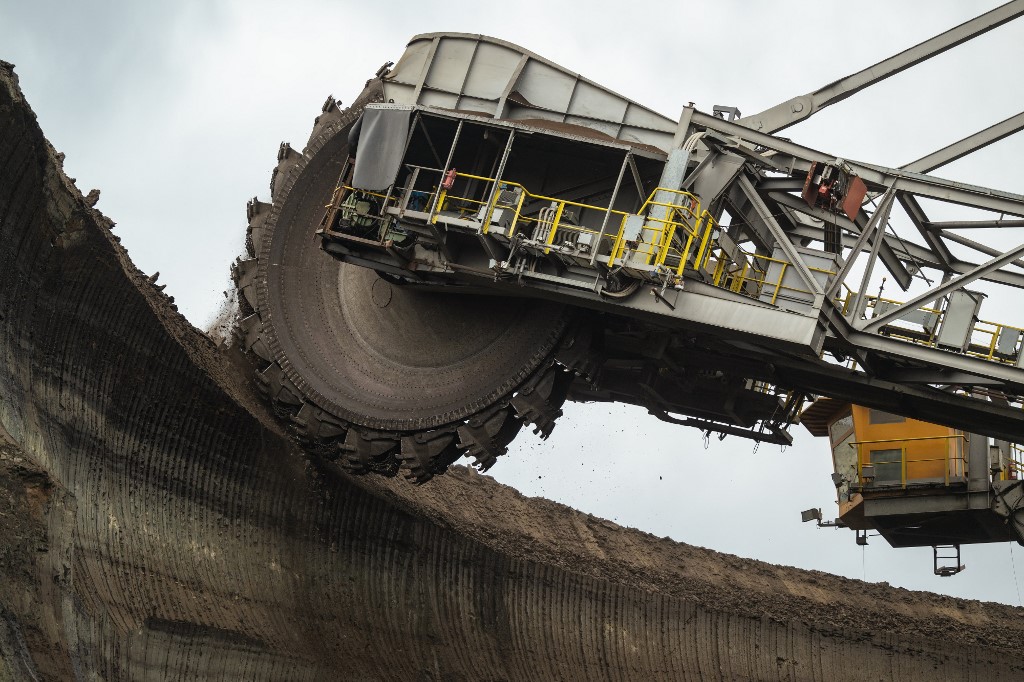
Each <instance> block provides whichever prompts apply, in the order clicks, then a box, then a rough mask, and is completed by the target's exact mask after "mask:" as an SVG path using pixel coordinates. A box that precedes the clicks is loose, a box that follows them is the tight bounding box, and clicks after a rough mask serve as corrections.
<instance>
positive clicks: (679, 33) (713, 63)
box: [0, 0, 1024, 604]
mask: <svg viewBox="0 0 1024 682" xmlns="http://www.w3.org/2000/svg"><path fill="white" fill-rule="evenodd" d="M998 4H999V3H997V2H965V1H963V0H958V1H955V2H954V1H947V2H936V1H934V0H932V1H925V0H921V1H915V2H902V3H899V4H898V5H897V6H895V7H894V6H893V5H895V3H880V2H879V3H862V4H861V5H851V4H849V3H819V2H779V1H775V2H740V1H738V0H733V1H726V0H717V1H713V2H712V1H706V2H688V3H672V4H670V3H663V2H650V1H647V0H641V1H634V2H630V3H628V4H624V3H611V2H590V3H586V4H585V5H579V4H578V3H569V2H562V1H561V0H547V1H545V2H537V1H534V0H526V1H520V2H516V3H511V4H507V5H497V4H493V5H492V4H489V3H483V2H479V1H477V2H452V1H449V2H434V1H433V0H421V1H418V2H391V3H387V4H383V3H367V2H359V3H356V2H316V1H312V0H305V1H293V2H289V3H281V2H251V1H250V2H243V1H236V2H213V1H211V2H198V1H196V2H187V1H180V0H179V1H178V2H162V3H157V2H138V1H123V2H98V3H70V2H66V1H65V2H54V1H52V0H49V1H48V0H35V1H33V2H25V1H24V0H0V59H5V60H7V61H11V62H14V63H15V64H16V65H17V73H18V74H19V76H20V78H21V84H22V88H23V90H24V92H25V94H26V96H27V97H28V100H29V102H30V104H31V105H32V107H33V108H34V109H35V111H36V113H37V115H38V116H39V121H40V124H41V125H42V128H43V130H44V131H45V133H46V134H47V136H48V137H49V139H50V140H51V142H52V143H53V144H54V146H55V147H56V148H57V149H58V150H60V151H63V152H65V153H66V155H67V160H66V164H65V167H66V169H67V171H68V173H69V174H70V175H71V176H73V177H76V178H77V179H78V186H79V188H80V189H82V191H83V192H87V191H88V190H90V189H92V188H99V189H101V190H102V197H101V199H100V202H99V204H98V208H100V209H101V210H102V211H103V212H104V213H106V214H107V215H108V216H110V217H111V218H112V219H113V220H115V221H116V222H117V223H118V226H117V228H116V231H117V233H118V234H120V235H121V237H122V239H123V243H124V244H125V245H126V246H127V247H128V249H129V251H130V253H131V255H132V258H133V259H134V261H135V262H136V264H138V265H139V266H140V267H141V268H142V269H143V270H144V271H146V272H153V271H157V270H159V271H160V273H161V281H163V282H165V283H167V284H168V293H171V294H173V295H174V296H175V298H176V299H177V302H178V304H179V307H180V309H181V310H182V312H183V313H184V314H185V315H186V316H187V317H188V318H189V319H190V320H191V321H192V322H193V323H195V324H196V325H198V326H202V325H204V324H205V323H206V322H207V321H208V320H209V319H210V318H211V317H212V315H213V314H214V313H215V311H216V310H217V307H218V305H219V303H220V301H221V300H223V294H222V292H223V291H224V290H226V289H227V288H228V286H229V281H228V266H229V264H230V262H231V261H232V260H233V259H234V257H235V256H237V255H238V254H239V253H241V251H242V243H243V238H244V232H245V203H246V200H247V199H248V198H250V197H252V196H254V195H258V196H259V197H260V198H262V199H264V200H267V195H268V193H269V192H268V183H269V180H270V171H271V169H272V167H273V165H274V163H275V161H276V156H275V155H276V152H277V147H278V143H279V142H281V141H282V140H287V141H289V142H291V143H292V145H293V146H294V147H296V148H297V149H301V148H302V146H303V145H304V144H305V142H306V139H307V137H308V134H309V131H310V129H311V126H312V123H313V119H314V117H315V116H316V115H317V114H318V113H319V112H320V106H321V104H322V103H323V101H324V99H325V98H326V97H327V95H330V94H333V95H334V96H335V97H336V98H337V99H339V100H340V101H342V102H343V103H347V102H348V101H350V100H351V99H352V98H353V97H355V95H357V94H358V93H359V91H360V90H361V88H362V85H363V83H364V82H365V81H366V79H367V78H369V77H371V76H372V75H373V73H374V72H375V71H376V70H377V68H378V67H379V66H380V65H381V64H383V63H384V62H385V61H388V60H391V61H397V60H398V58H399V56H400V55H401V53H402V51H403V49H404V46H405V44H406V42H407V41H408V39H409V38H411V37H412V36H413V35H415V34H417V33H425V32H430V31H461V32H470V33H484V34H488V35H493V36H496V37H499V38H503V39H505V40H508V41H511V42H513V43H517V44H520V45H522V46H524V47H526V48H527V49H530V50H532V51H534V52H537V53H539V54H540V55H542V56H544V57H547V58H548V59H551V60H553V61H555V62H557V63H560V64H562V65H564V66H566V67H567V68H569V69H572V70H575V71H578V72H580V73H582V74H583V75H584V76H586V77H588V78H591V79H593V80H595V81H597V82H599V83H602V84H604V85H606V86H608V87H609V88H611V89H612V90H615V91H618V92H620V93H622V94H623V95H626V96H627V97H630V98H632V99H635V100H637V101H639V102H641V103H643V104H645V105H647V106H650V107H652V108H654V109H656V110H658V111H661V112H662V113H664V114H666V115H667V116H669V117H672V118H675V117H677V116H678V113H679V110H680V108H681V107H682V106H684V105H685V104H686V103H687V102H689V101H693V102H695V103H696V105H697V106H698V108H701V109H703V110H705V111H710V109H711V107H712V106H713V105H715V104H725V105H733V106H737V107H739V108H740V110H741V111H742V112H744V113H746V114H753V113H756V112H757V111H760V110H762V109H765V108H767V107H768V106H771V105H773V104H775V103H777V102H779V101H782V100H784V99H787V98H789V97H791V96H794V95H798V94H803V93H805V92H808V91H811V90H813V89H815V88H817V87H819V86H821V85H824V84H826V83H828V82H830V81H832V80H834V79H836V78H839V77H841V76H844V75H846V74H848V73H850V72H853V71H856V70H858V69H860V68H862V67H865V66H867V65H869V64H872V63H874V62H876V61H878V60H880V59H882V58H884V57H886V56H889V55H890V54H893V53H896V52H898V51H901V50H903V49H905V48H907V47H909V46H911V45H913V44H915V43H917V42H919V41H921V40H923V39H926V38H928V37H930V36H931V35H933V34H935V33H938V32H940V31H943V30H945V29H947V28H950V27H952V26H954V25H956V24H959V23H961V22H963V21H966V20H967V19H969V18H971V17H973V16H974V15H976V14H980V13H982V12H984V11H987V10H989V9H991V8H992V7H995V6H997V5H998ZM579 7H585V8H586V9H585V10H581V9H579ZM1021 64H1024V19H1021V20H1018V21H1017V22H1015V23H1012V24H1010V25H1007V26H1004V27H1002V28H1000V29H997V30H996V31H994V32H992V33H990V34H988V35H986V36H982V37H981V38H978V39H976V40H975V41H972V42H971V43H968V44H966V45H962V46H960V47H958V48H955V49H954V50H952V51H950V52H948V53H946V54H945V55H942V56H941V57H938V58H936V59H934V60H932V61H930V62H928V63H926V64H924V65H921V66H918V67H915V68H914V69H912V70H910V71H909V72H906V73H904V74H902V75H900V76H897V77H895V78H893V79H891V80H890V81H887V82H884V83H882V84H879V85H876V86H874V87H873V88H871V89H870V90H869V91H866V92H864V93H862V94H860V95H858V96H857V97H855V98H853V99H851V100H848V101H846V102H843V103H840V104H838V105H836V106H834V107H832V108H831V109H829V110H826V111H825V112H823V113H821V114H819V115H818V116H816V117H815V118H813V119H811V120H810V121H808V122H806V123H804V124H801V125H799V126H797V127H794V128H791V129H790V130H788V131H786V132H785V133H784V134H785V135H787V136H789V137H792V138H793V139H794V140H796V141H797V142H800V143H801V144H805V145H808V146H811V147H816V148H819V149H822V150H824V151H828V152H830V153H834V154H836V155H839V156H844V157H848V158H856V159H858V160H862V161H869V162H875V163H879V164H883V165H890V166H898V165H902V164H903V163H907V162H909V161H912V160H914V159H916V158H919V157H921V156H923V155H925V154H927V153H928V152H930V151H933V150H934V149H936V148H939V147H942V146H944V145H946V144H948V143H949V142H952V141H955V140H957V139H959V138H961V137H964V136H965V135H968V134H970V133H972V132H975V131H976V130H979V129H981V128H984V127H986V126H988V125H991V124H992V123H995V122H997V121H1000V120H1002V119H1004V118H1006V117H1008V116H1011V115H1013V114H1016V113H1018V112H1019V111H1022V110H1024V86H1022V85H1021V79H1020V76H1019V74H1017V71H1018V70H1019V67H1020V65H1021ZM1021 137H1024V136H1016V137H1014V138H1010V139H1008V140H1005V141H1003V142H1001V143H999V144H998V145H996V146H994V147H992V148H989V149H987V150H984V151H982V152H980V153H978V154H975V155H973V156H972V157H970V158H968V159H964V160H961V161H959V162H957V163H955V164H952V165H950V166H948V167H946V168H943V169H942V170H941V171H938V172H936V175H940V176H943V177H951V178H954V179H958V180H963V181H965V182H970V183H975V184H982V185H987V186H993V187H996V188H999V189H1003V190H1008V191H1013V192H1024V171H1022V170H1021V169H1020V168H1021V164H1020V159H1021V158H1024V140H1022V139H1020V138H1021ZM938 217H942V216H938ZM896 227H897V229H899V225H896ZM908 236H909V235H908ZM974 236H975V237H979V236H982V235H979V234H978V233H977V232H976V233H975V235H974ZM1000 239H1009V240H1011V241H1012V239H1013V237H1012V236H992V237H991V240H992V241H998V240H1000ZM1020 241H1022V238H1021V236H1020V235H1017V236H1016V241H1013V244H1016V243H1019V242H1020ZM1007 245H1009V243H1007ZM986 306H987V307H986V309H985V310H984V311H983V312H984V313H986V314H985V315H983V316H984V317H986V318H987V319H997V320H999V321H1004V322H1008V323H1011V324H1016V325H1017V326H1024V324H1022V323H1024V306H1020V305H1019V300H1018V299H1005V298H1004V299H1000V300H994V301H993V302H992V304H991V305H989V302H986ZM997 313H998V314H997ZM794 433H795V435H796V442H795V444H794V446H792V447H790V448H788V449H786V450H785V451H784V452H780V449H779V448H778V447H775V446H768V445H764V446H762V447H761V448H760V449H758V450H757V452H756V453H755V452H754V451H753V447H752V444H751V443H749V442H747V441H744V440H741V439H736V438H726V439H725V440H724V441H722V442H719V441H718V440H717V439H715V438H712V440H711V442H710V443H709V444H708V447H707V448H706V447H705V443H704V442H703V438H702V435H701V434H700V433H699V432H698V431H695V430H689V429H685V428H682V427H676V426H670V425H668V424H664V423H661V422H659V421H657V420H656V419H655V418H654V417H650V416H648V415H646V413H645V412H644V411H643V410H640V409H636V408H630V407H625V406H604V405H583V406H579V405H570V406H567V409H566V416H565V417H564V418H563V419H562V420H561V421H560V422H559V425H558V426H557V428H556V429H555V432H554V434H553V436H552V437H551V438H550V439H549V440H548V441H546V442H544V443H539V442H538V441H536V440H535V439H534V438H533V437H532V435H530V434H529V433H525V432H524V433H523V434H521V435H520V437H519V439H518V440H517V442H516V444H515V445H514V447H513V450H512V454H511V455H510V456H509V457H507V458H504V460H502V461H500V462H499V464H498V465H497V466H496V467H495V468H494V469H492V471H491V473H492V474H493V475H494V476H495V477H496V478H498V479H499V480H501V481H504V482H506V483H509V484H511V485H514V486H516V487H518V488H519V489H520V490H522V491H523V492H524V493H527V494H530V495H543V496H545V497H549V498H552V499H556V500H559V501H562V502H564V503H566V504H569V505H572V506H573V507H576V508H578V509H581V510H584V511H587V512H591V513H594V514H598V515H601V516H604V517H607V518H611V519H613V520H616V521H617V522H618V523H620V524H623V525H628V526H635V527H637V528H641V529H643V530H646V531H649V532H651V533H654V534H656V535H668V536H670V537H672V538H674V539H676V540H679V541H682V542H687V543H691V544H697V545H703V546H707V547H711V548H714V549H718V550H722V551H727V552H731V553H735V554H740V555H743V556H748V557H753V558H757V559H762V560H765V561H770V562H774V563H785V564H790V565H797V566H802V567H805V568H813V569H819V570H826V571H830V572H833V573H838V574H841V575H847V576H850V577H854V578H866V579H867V580H870V581H887V582H889V583H891V584H894V585H901V586H905V587H908V588H913V589H929V590H935V591H940V592H945V593H948V594H953V595H958V596H965V597H971V598H977V599H985V600H995V601H1002V602H1006V603H1010V604H1019V603H1020V589H1019V583H1020V582H1021V581H1024V548H1020V547H1016V546H1011V545H1010V544H995V545H985V546H981V545H979V546H969V547H965V548H964V560H965V562H966V564H967V566H968V570H967V571H966V572H965V573H963V574H961V575H959V576H956V577H954V578H948V579H940V578H936V577H934V576H932V575H931V568H932V567H931V550H930V549H929V548H925V549H919V550H894V549H891V548H890V547H888V545H887V544H886V543H885V542H884V541H882V540H881V538H873V539H872V541H871V544H870V546H869V547H867V548H866V550H865V549H863V548H861V547H857V546H856V545H855V544H854V536H853V533H852V531H845V530H843V531H836V530H829V529H825V530H817V529H815V528H814V527H813V526H812V525H801V524H800V522H799V512H800V511H801V510H803V509H806V508H809V507H822V508H823V509H824V511H825V514H826V516H828V515H834V514H835V506H834V490H833V488H832V485H831V481H830V479H829V474H830V472H831V460H830V456H829V452H828V447H827V445H826V444H825V442H824V441H823V440H817V439H814V438H811V437H810V436H809V435H808V434H806V432H804V431H803V430H802V427H797V428H795V429H794ZM1014 560H1015V561H1016V567H1015V563H1014ZM1018 571H1019V572H1020V573H1021V576H1020V580H1018V579H1017V572H1018ZM851 589H856V588H855V587H854V586H851Z"/></svg>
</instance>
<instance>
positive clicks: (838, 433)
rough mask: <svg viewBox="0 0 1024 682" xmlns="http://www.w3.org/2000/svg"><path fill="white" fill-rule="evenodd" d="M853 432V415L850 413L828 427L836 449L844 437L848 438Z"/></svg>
mask: <svg viewBox="0 0 1024 682" xmlns="http://www.w3.org/2000/svg"><path fill="white" fill-rule="evenodd" d="M852 430H853V414H852V413H851V412H849V411H847V412H846V414H844V415H843V416H842V417H840V418H839V419H836V420H835V421H834V422H832V425H831V426H829V427H828V431H829V436H830V440H831V441H832V446H833V447H835V445H836V444H838V443H839V442H840V441H842V440H843V437H844V436H846V435H847V434H848V433H849V432H850V431H852Z"/></svg>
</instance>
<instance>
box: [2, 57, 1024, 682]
mask: <svg viewBox="0 0 1024 682" xmlns="http://www.w3.org/2000/svg"><path fill="white" fill-rule="evenodd" d="M0 425H2V427H3V433H2V434H0V435H2V436H3V438H2V443H3V445H2V446H0V455H2V457H0V680H4V679H15V680H21V679H27V680H35V679H53V680H64V679H74V678H87V679H92V678H100V679H182V680H185V679H240V680H254V679H267V680H280V679H295V680H318V679H324V678H333V679H339V678H340V679H374V680H377V679H379V680H385V679H386V680H392V679H406V680H430V679H436V680H440V679H444V680H480V679H514V680H526V679H531V680H532V679H558V680H592V679H672V680H677V679H690V680H705V679H764V680H843V679H851V680H864V679H902V680H918V679H920V680H925V679H927V680H959V679H968V678H970V679H983V680H995V679H1005V680H1011V679H1021V678H1022V677H1024V664H1022V663H1021V660H1022V658H1021V654H1022V652H1024V645H1022V644H1021V643H1022V642H1024V610H1021V609H1014V608H1010V607H1006V606H1000V605H996V604H981V603H978V602H970V601H963V600H957V599H951V598H948V597H941V596H936V595H932V594H926V593H919V592H909V591H906V590H900V589H893V588H888V587H885V586H881V585H872V584H864V583H860V582H857V581H852V580H846V579H842V578H837V577H834V576H830V575H826V574H821V573H814V572H808V571H801V570H797V569H792V568H785V567H779V566H771V565H767V564H762V563H759V562H754V561H748V560H744V559H739V558H737V557H733V556H728V555H723V554H719V553H716V552H712V551H709V550H704V549H700V548H695V547H689V546H686V545H681V544H678V543H673V542H670V541H667V540H662V539H659V538H655V537H652V536H650V535H647V534H644V533H640V532H637V531H633V530H628V529H623V528H619V527H617V526H615V525H614V524H611V523H609V522H607V521H603V520H601V519H596V518H593V517H589V516H586V515H583V514H580V513H578V512H575V511H573V510H571V509H568V508H566V507H563V506H561V505H557V504H553V503H549V502H546V501H543V500H536V499H527V498H524V497H522V496H521V495H519V494H518V493H516V492H515V491H513V490H511V489H509V488H506V487H504V486H501V485H498V484H496V483H494V482H493V481H492V480H490V479H488V478H486V477H483V476H479V475H475V474H472V473H469V472H466V471H465V470H457V471H455V472H453V473H452V474H451V475H448V476H444V477H441V478H439V479H438V480H435V481H434V482H432V483H431V484H429V485H427V486H424V487H422V488H414V487H412V486H410V485H408V484H406V483H404V482H402V481H397V480H388V479H381V478H365V479H358V480H353V479H350V478H348V477H346V476H344V475H342V474H341V473H339V472H337V471H336V470H334V469H333V468H332V467H331V466H329V465H324V464H321V463H318V462H316V461H315V460H311V459H309V458H308V457H307V456H306V455H304V454H303V453H301V452H300V451H298V450H297V448H296V447H295V446H294V444H293V443H292V442H291V440H290V439H289V438H288V437H287V436H286V435H284V434H283V433H282V430H281V428H282V427H280V426H279V425H278V424H277V423H276V422H275V421H274V419H273V418H272V417H271V416H270V415H269V414H267V412H266V411H265V410H264V409H263V408H262V406H261V405H260V404H259V403H258V402H256V401H254V400H253V396H252V388H251V386H250V385H249V383H248V381H247V379H246V376H245V372H244V371H243V370H240V369H239V367H238V366H237V365H234V364H232V363H231V362H228V361H226V360H225V358H223V357H221V356H219V355H218V353H217V350H216V348H215V347H214V345H213V344H212V343H211V342H210V341H209V340H208V339H207V338H206V337H205V336H204V335H203V334H201V333H200V332H198V331H197V330H195V329H193V328H192V327H191V326H190V325H189V324H188V323H187V322H186V321H185V320H184V319H183V318H182V317H180V316H179V315H178V314H177V313H176V311H175V310H174V309H173V306H172V305H171V303H170V302H169V301H168V300H167V298H166V297H164V295H163V294H162V293H161V292H160V291H158V290H157V289H156V287H155V286H154V285H153V284H152V283H151V282H149V281H148V279H147V277H146V276H145V275H144V274H143V273H141V272H139V271H138V270H137V269H136V268H135V267H134V266H133V265H132V263H131V261H130V260H129V258H128V256H127V254H126V253H125V252H124V250H123V249H122V248H121V246H120V244H119V243H118V241H117V238H116V236H114V234H113V233H112V232H111V230H110V222H109V221H108V220H107V219H106V218H104V217H103V216H102V215H101V214H100V213H98V212H97V211H95V210H94V209H92V208H91V207H90V206H89V205H88V203H87V202H86V201H85V199H83V197H82V195H81V193H80V192H79V191H78V190H77V188H75V186H74V184H73V183H72V182H71V181H70V180H69V179H68V178H67V177H66V176H65V175H64V174H63V172H62V170H61V168H60V158H59V156H58V155H57V154H56V153H55V152H54V150H53V149H52V148H50V147H49V145H48V144H47V143H46V141H45V139H44V138H43V135H42V132H41V131H40V130H39V127H38V125H37V124H36V121H35V118H34V116H33V115H32V112H31V109H30V108H29V107H28V105H27V104H26V103H25V102H24V100H23V98H22V96H21V93H20V91H19V90H18V87H17V81H16V79H15V77H14V75H13V71H12V69H11V68H9V66H7V65H0Z"/></svg>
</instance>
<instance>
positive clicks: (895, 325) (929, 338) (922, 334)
mask: <svg viewBox="0 0 1024 682" xmlns="http://www.w3.org/2000/svg"><path fill="white" fill-rule="evenodd" d="M855 295H856V294H855V293H854V292H853V291H849V290H847V293H846V296H845V297H844V299H842V309H843V313H844V314H846V312H847V311H848V309H849V306H850V304H851V301H852V300H853V298H854V297H855ZM880 303H884V304H888V305H890V306H892V307H896V306H899V305H902V302H901V301H897V300H895V299H891V298H881V297H879V296H868V297H867V299H866V307H865V312H866V311H867V310H869V309H870V310H874V309H875V308H876V307H878V306H879V304H880ZM914 312H920V313H925V314H927V315H931V316H933V319H932V322H931V324H930V325H929V326H928V327H922V328H921V329H920V330H918V329H914V328H911V327H908V326H905V325H909V324H913V323H911V322H909V321H907V320H893V321H892V322H890V323H889V324H887V325H886V326H885V334H886V335H887V336H889V337H891V338H896V339H901V340H903V341H909V342H911V343H915V344H917V345H921V346H928V347H931V348H934V347H936V346H937V345H938V341H937V336H938V331H939V329H940V328H941V327H942V322H943V319H944V318H945V315H946V311H945V310H942V309H940V308H933V307H930V306H921V307H919V308H916V309H915V311H914ZM909 314H910V313H908V315H909ZM900 323H902V324H900ZM917 326H920V325H917ZM1007 332H1008V333H1013V334H1016V335H1017V337H1018V338H1020V336H1021V335H1022V334H1024V328H1021V327H1015V326H1013V325H1008V324H1002V323H1000V322H991V321H989V320H980V319H979V320H976V321H975V322H974V325H973V327H972V329H971V334H970V343H969V345H968V347H967V350H966V351H964V354H965V355H970V356H973V357H977V358H981V359H983V360H990V361H993V362H1001V363H1004V364H1014V363H1015V362H1016V361H1017V357H1016V355H1015V354H1010V355H1003V354H1000V353H999V352H998V350H997V348H998V343H999V338H1000V336H1001V335H1002V334H1004V333H1007Z"/></svg>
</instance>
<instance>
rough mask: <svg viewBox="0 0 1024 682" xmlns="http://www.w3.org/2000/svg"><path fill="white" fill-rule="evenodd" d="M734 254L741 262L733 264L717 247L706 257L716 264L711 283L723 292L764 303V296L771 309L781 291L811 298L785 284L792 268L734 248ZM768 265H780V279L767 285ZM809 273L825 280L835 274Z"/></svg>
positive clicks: (811, 268) (832, 271)
mask: <svg viewBox="0 0 1024 682" xmlns="http://www.w3.org/2000/svg"><path fill="white" fill-rule="evenodd" d="M737 252H738V253H739V254H741V255H742V256H743V258H742V260H741V261H740V262H736V260H734V257H733V256H730V255H728V254H726V253H725V251H724V250H723V249H722V247H721V246H720V245H715V246H713V248H712V249H709V256H710V257H712V258H713V259H714V261H715V268H714V270H713V271H712V272H711V283H712V284H714V285H715V286H716V287H720V288H722V289H729V290H730V291H734V292H736V293H740V294H745V295H747V296H750V297H751V298H757V299H761V300H764V298H765V297H766V296H767V297H768V300H769V302H770V303H772V304H773V305H774V304H775V302H776V301H777V300H778V298H779V295H780V294H782V293H783V292H784V291H789V292H793V293H799V294H806V295H809V296H811V295H813V294H814V292H813V291H811V290H810V289H802V288H800V287H794V286H791V285H787V284H784V283H783V282H785V280H786V273H787V271H788V270H789V268H790V267H792V266H793V264H792V263H791V262H789V261H787V260H783V259H780V258H772V257H771V256H765V255H760V254H754V253H750V252H749V251H746V250H745V249H741V248H738V247H737ZM771 263H778V264H779V266H780V267H779V276H778V278H776V279H773V280H771V281H769V279H768V271H769V269H770V268H771ZM808 270H810V271H811V272H819V273H823V274H825V275H826V276H832V275H834V274H835V271H834V270H825V269H822V268H813V267H809V268H808Z"/></svg>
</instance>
